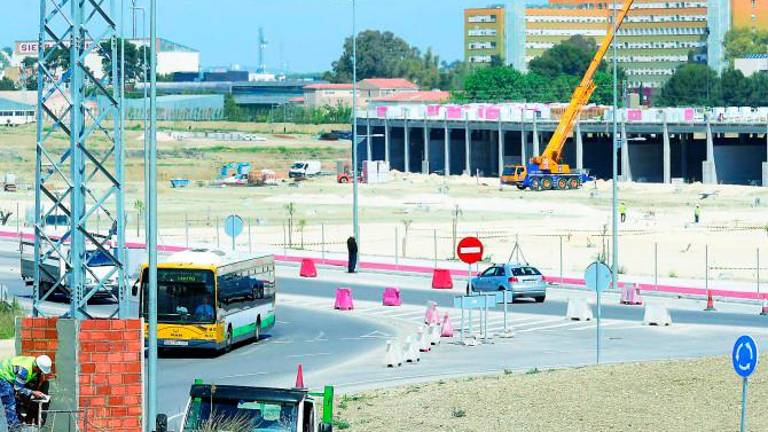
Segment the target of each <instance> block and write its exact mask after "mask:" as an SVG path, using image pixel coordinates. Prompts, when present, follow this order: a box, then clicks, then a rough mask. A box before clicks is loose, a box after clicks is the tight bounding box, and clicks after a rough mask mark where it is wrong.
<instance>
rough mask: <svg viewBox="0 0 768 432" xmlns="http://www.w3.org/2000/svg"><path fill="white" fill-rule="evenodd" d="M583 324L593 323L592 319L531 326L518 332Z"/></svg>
mask: <svg viewBox="0 0 768 432" xmlns="http://www.w3.org/2000/svg"><path fill="white" fill-rule="evenodd" d="M584 324H593V322H592V321H567V322H564V323H560V324H555V325H551V326H544V327H533V328H528V329H524V330H519V332H520V333H525V332H530V331H542V330H551V329H555V328H561V327H568V326H573V327H575V326H579V325H582V326H583V325H584ZM589 327H590V328H592V327H594V325H590V326H589Z"/></svg>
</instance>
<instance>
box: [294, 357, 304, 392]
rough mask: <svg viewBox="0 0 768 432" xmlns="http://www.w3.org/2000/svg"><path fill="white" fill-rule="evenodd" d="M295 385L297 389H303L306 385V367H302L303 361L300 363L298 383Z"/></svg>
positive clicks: (297, 374)
mask: <svg viewBox="0 0 768 432" xmlns="http://www.w3.org/2000/svg"><path fill="white" fill-rule="evenodd" d="M295 387H296V388H297V389H303V388H306V387H304V369H303V368H302V367H301V363H299V370H298V372H296V385H295Z"/></svg>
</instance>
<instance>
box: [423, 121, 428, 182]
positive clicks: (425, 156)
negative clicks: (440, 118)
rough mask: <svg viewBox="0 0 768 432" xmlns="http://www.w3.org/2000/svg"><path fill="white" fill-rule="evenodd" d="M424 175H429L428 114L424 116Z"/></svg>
mask: <svg viewBox="0 0 768 432" xmlns="http://www.w3.org/2000/svg"><path fill="white" fill-rule="evenodd" d="M421 172H422V174H429V126H427V117H426V113H425V114H424V160H423V161H421Z"/></svg>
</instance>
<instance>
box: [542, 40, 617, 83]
mask: <svg viewBox="0 0 768 432" xmlns="http://www.w3.org/2000/svg"><path fill="white" fill-rule="evenodd" d="M596 51H597V44H596V43H595V40H594V39H592V38H587V37H584V36H581V35H576V36H572V37H571V38H569V39H567V40H565V41H563V42H560V43H559V44H557V45H555V46H553V47H552V48H550V49H548V50H546V51H544V53H543V54H542V55H540V56H538V57H536V58H534V59H533V60H531V61H530V63H529V64H528V69H529V70H530V71H531V72H534V73H538V74H540V75H544V76H546V77H549V78H554V77H557V76H559V75H574V76H582V75H584V72H586V70H587V67H589V64H590V63H591V62H592V58H593V57H594V56H595V52H596ZM604 68H605V64H604V63H603V64H602V65H601V69H604Z"/></svg>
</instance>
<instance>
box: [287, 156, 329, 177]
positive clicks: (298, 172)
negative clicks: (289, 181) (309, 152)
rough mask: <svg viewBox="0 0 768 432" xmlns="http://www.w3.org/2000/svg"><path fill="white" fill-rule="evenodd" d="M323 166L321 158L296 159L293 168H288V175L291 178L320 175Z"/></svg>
mask: <svg viewBox="0 0 768 432" xmlns="http://www.w3.org/2000/svg"><path fill="white" fill-rule="evenodd" d="M322 169H323V166H322V164H321V163H320V161H319V160H303V161H295V162H294V163H293V165H291V168H289V169H288V177H290V178H306V177H314V176H316V175H319V174H320V172H321V171H322Z"/></svg>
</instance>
